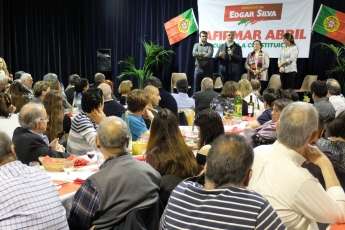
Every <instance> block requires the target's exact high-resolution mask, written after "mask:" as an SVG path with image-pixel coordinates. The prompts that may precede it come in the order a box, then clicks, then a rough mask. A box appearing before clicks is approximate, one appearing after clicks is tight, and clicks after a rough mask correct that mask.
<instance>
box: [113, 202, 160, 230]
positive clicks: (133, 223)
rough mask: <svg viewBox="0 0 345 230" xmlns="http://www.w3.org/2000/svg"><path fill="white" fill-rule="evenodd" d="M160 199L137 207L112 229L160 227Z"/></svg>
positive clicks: (131, 229)
mask: <svg viewBox="0 0 345 230" xmlns="http://www.w3.org/2000/svg"><path fill="white" fill-rule="evenodd" d="M159 211H160V202H159V199H157V201H156V202H155V203H153V204H151V205H149V206H146V207H142V208H137V209H134V210H132V211H131V212H129V213H128V214H127V216H126V217H125V218H124V219H123V220H122V221H121V222H120V223H118V224H116V225H115V226H113V228H112V230H123V229H126V230H151V229H158V227H159V218H160V216H159V214H160V213H159Z"/></svg>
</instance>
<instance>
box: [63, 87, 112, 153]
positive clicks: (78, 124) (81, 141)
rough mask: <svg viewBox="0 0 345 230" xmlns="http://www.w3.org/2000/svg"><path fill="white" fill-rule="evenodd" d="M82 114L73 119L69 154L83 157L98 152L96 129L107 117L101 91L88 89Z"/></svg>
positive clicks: (84, 95) (68, 147)
mask: <svg viewBox="0 0 345 230" xmlns="http://www.w3.org/2000/svg"><path fill="white" fill-rule="evenodd" d="M81 107H82V112H80V113H79V114H78V115H76V116H75V117H74V118H73V119H72V125H71V130H70V132H69V135H68V140H67V152H68V153H70V154H76V155H82V154H85V153H87V152H89V151H94V150H96V148H97V147H96V136H97V132H96V128H97V125H98V124H99V123H100V122H101V121H102V120H103V119H104V118H105V117H106V116H105V114H104V112H103V93H102V91H101V90H100V89H97V88H96V89H88V90H87V91H86V92H84V93H83V97H82V99H81Z"/></svg>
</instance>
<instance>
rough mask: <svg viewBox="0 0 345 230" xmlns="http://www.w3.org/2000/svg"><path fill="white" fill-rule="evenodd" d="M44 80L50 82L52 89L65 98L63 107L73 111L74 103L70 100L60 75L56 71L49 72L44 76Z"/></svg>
mask: <svg viewBox="0 0 345 230" xmlns="http://www.w3.org/2000/svg"><path fill="white" fill-rule="evenodd" d="M43 81H45V82H48V84H49V87H50V90H56V91H58V92H59V93H60V94H61V96H62V98H63V107H64V109H65V110H69V111H71V109H72V105H71V104H70V103H69V102H68V100H67V97H66V95H65V92H64V86H63V84H62V83H61V82H60V81H59V77H58V75H57V74H55V73H47V74H45V75H44V76H43Z"/></svg>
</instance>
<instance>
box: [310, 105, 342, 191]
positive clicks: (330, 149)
mask: <svg viewBox="0 0 345 230" xmlns="http://www.w3.org/2000/svg"><path fill="white" fill-rule="evenodd" d="M316 144H317V146H318V147H319V148H320V150H321V151H322V152H324V153H325V154H326V156H327V157H328V158H329V160H330V161H331V162H332V164H333V166H334V169H335V172H336V174H337V176H338V179H339V181H340V183H341V185H342V187H343V189H345V111H344V112H342V113H340V114H339V115H338V117H337V118H336V119H335V120H333V121H331V122H330V123H328V124H327V125H326V132H325V137H321V138H320V139H319V140H318V141H317V142H316Z"/></svg>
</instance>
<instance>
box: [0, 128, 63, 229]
mask: <svg viewBox="0 0 345 230" xmlns="http://www.w3.org/2000/svg"><path fill="white" fill-rule="evenodd" d="M11 145H12V143H11V140H10V139H9V137H8V136H7V135H6V134H5V133H3V132H0V178H1V180H0V187H1V192H0V229H68V225H67V221H66V213H65V209H64V207H63V206H62V204H61V201H60V199H59V196H58V193H57V190H56V187H55V186H54V185H53V184H52V183H51V178H50V176H49V175H47V174H46V173H45V172H43V171H42V170H40V169H37V168H35V167H29V166H27V165H24V164H22V163H21V162H20V161H17V160H16V157H15V153H14V150H13V148H12V146H11Z"/></svg>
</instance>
